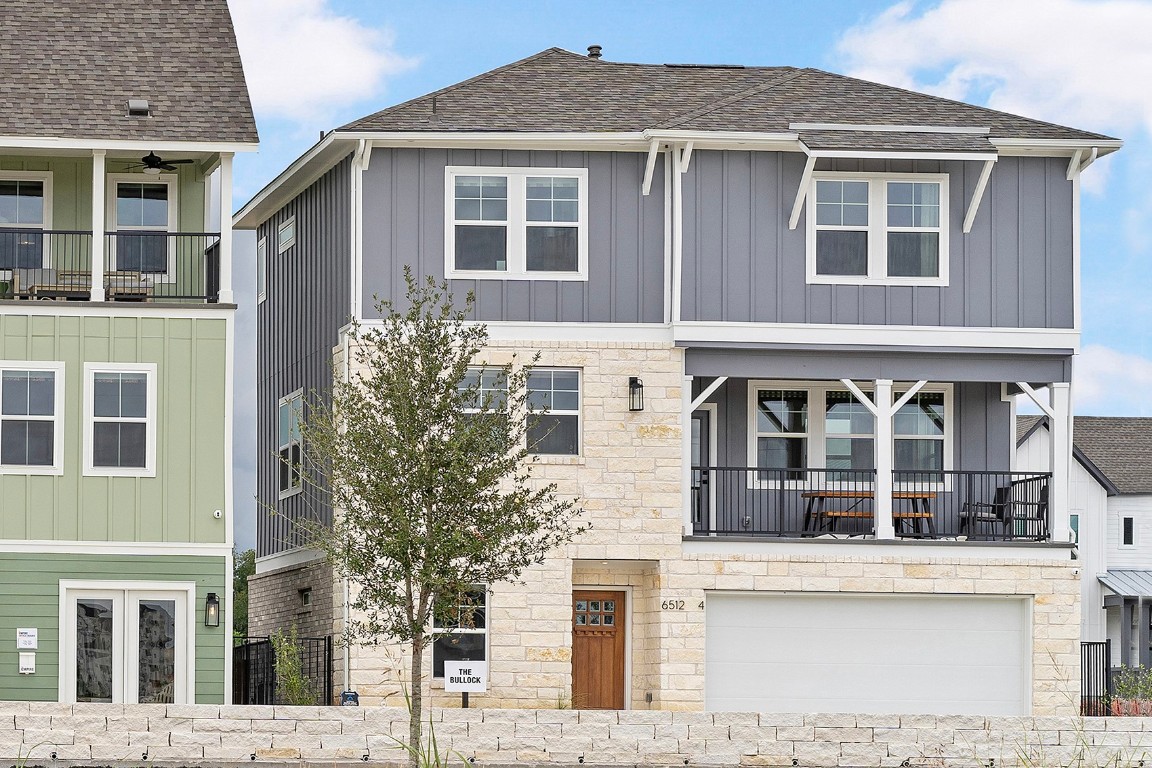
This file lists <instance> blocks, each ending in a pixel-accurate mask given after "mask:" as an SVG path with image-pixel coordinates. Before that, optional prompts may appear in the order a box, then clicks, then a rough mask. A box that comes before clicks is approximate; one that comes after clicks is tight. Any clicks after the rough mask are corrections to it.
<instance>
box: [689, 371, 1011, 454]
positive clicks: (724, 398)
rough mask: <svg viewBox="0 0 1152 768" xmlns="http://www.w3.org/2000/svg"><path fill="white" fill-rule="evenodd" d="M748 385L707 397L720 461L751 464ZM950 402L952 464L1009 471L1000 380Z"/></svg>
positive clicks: (966, 388) (697, 384)
mask: <svg viewBox="0 0 1152 768" xmlns="http://www.w3.org/2000/svg"><path fill="white" fill-rule="evenodd" d="M857 383H862V382H857ZM707 385H708V380H707V379H704V380H700V379H697V380H695V381H693V383H692V389H693V394H694V395H696V394H699V393H700V392H701V391H702V390H703V389H704V387H706V386H707ZM748 389H749V380H748V379H743V378H740V379H729V380H728V381H726V382H724V384H722V385H721V386H720V388H719V389H717V390H716V391H715V392H714V393H713V394H712V395H711V396H709V398H708V401H707V402H709V403H715V404H716V461H717V466H721V467H746V466H751V462H752V457H750V456H749V455H748V430H749V419H748ZM865 389H867V388H866V387H865ZM952 407H953V410H954V413H953V414H952V425H953V443H952V451H953V462H952V463H953V466H952V468H953V469H956V470H967V471H972V472H978V471H1001V472H1005V471H1007V470H1008V468H1009V467H1010V466H1011V464H1010V462H1011V452H1012V449H1013V435H1012V432H1011V419H1010V415H1011V414H1010V411H1009V407H1008V404H1007V403H1004V402H1002V401H1001V400H1000V385H999V384H994V383H960V384H956V385H955V387H954V388H953V392H952Z"/></svg>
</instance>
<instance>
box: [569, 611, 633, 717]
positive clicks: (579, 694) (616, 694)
mask: <svg viewBox="0 0 1152 768" xmlns="http://www.w3.org/2000/svg"><path fill="white" fill-rule="evenodd" d="M624 609H625V605H624V593H623V592H609V591H601V590H580V591H577V592H573V593H572V707H573V708H574V709H624V632H625V619H626V616H627V614H626V612H625V610H624Z"/></svg>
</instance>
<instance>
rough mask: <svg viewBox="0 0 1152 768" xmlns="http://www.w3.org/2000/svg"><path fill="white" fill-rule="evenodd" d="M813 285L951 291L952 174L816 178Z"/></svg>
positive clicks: (812, 212) (812, 224) (812, 198)
mask: <svg viewBox="0 0 1152 768" xmlns="http://www.w3.org/2000/svg"><path fill="white" fill-rule="evenodd" d="M808 199H809V206H808V213H809V215H808V282H810V283H848V284H853V283H854V284H890V285H947V284H948V176H947V174H865V173H818V174H814V176H813V181H812V189H811V191H810V193H809V198H808Z"/></svg>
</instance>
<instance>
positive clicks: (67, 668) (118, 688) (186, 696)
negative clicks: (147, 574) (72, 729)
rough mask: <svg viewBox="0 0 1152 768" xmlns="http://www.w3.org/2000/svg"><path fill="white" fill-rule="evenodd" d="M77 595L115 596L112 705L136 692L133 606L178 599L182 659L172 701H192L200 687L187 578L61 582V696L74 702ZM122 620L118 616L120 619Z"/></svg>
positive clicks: (192, 603)
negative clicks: (197, 682) (131, 647)
mask: <svg viewBox="0 0 1152 768" xmlns="http://www.w3.org/2000/svg"><path fill="white" fill-rule="evenodd" d="M77 598H89V599H95V600H111V601H112V611H113V625H112V644H113V654H114V657H113V661H114V665H113V674H112V703H113V704H123V703H129V704H131V703H135V702H136V698H137V695H138V694H137V691H136V689H135V687H133V686H130V685H129V683H130V682H131V681H134V680H136V676H135V675H134V674H133V673H134V672H136V670H137V666H136V665H137V663H138V660H137V659H136V658H135V656H134V655H133V654H131V653H129V650H130V647H129V646H130V643H129V641H130V640H131V639H132V638H133V636H134V630H138V627H137V624H138V622H139V612H138V611H133V610H131V607H132V606H133V605H135V602H134V601H138V600H141V599H143V600H172V599H175V600H176V633H175V636H176V642H177V643H179V644H180V645H179V646H178V647H177V658H179V655H180V654H181V653H182V654H183V657H184V663H183V664H180V663H177V664H176V665H175V666H176V668H175V672H176V679H175V680H174V684H173V692H172V701H173V703H175V704H191V703H193V701H192V699H193V697H194V694H195V691H196V626H197V623H196V605H197V603H196V584H195V583H194V582H188V581H85V580H74V579H61V581H60V624H59V626H60V674H59V676H58V682H57V693H58V700H59V701H61V702H64V703H75V702H76V642H75V638H76V611H75V601H76V599H77ZM117 616H118V617H119V618H116V617H117Z"/></svg>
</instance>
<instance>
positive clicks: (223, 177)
mask: <svg viewBox="0 0 1152 768" xmlns="http://www.w3.org/2000/svg"><path fill="white" fill-rule="evenodd" d="M219 300H220V303H221V304H231V303H233V296H232V153H231V152H221V153H220V299H219Z"/></svg>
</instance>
